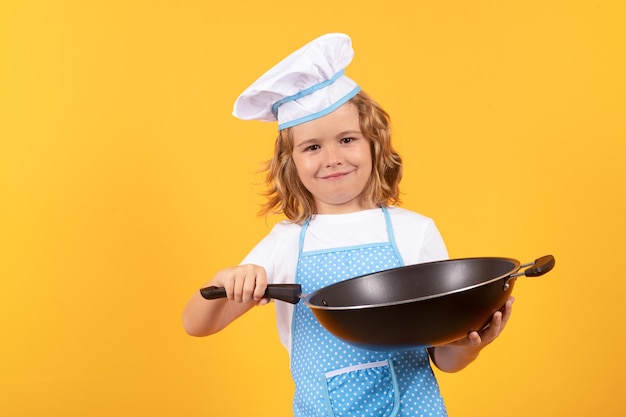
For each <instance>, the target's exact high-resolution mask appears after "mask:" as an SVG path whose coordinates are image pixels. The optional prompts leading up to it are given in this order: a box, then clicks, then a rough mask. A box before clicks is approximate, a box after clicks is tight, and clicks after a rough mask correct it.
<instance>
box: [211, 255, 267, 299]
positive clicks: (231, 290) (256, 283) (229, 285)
mask: <svg viewBox="0 0 626 417" xmlns="http://www.w3.org/2000/svg"><path fill="white" fill-rule="evenodd" d="M212 281H213V285H216V286H221V287H224V289H225V290H226V296H227V298H228V299H229V300H231V301H235V302H238V303H247V302H250V301H255V302H257V303H258V304H267V303H268V302H269V300H268V299H267V298H263V294H265V289H266V288H267V273H266V272H265V268H263V267H262V266H258V265H253V264H247V265H239V266H235V267H232V268H227V269H223V270H221V271H219V272H218V273H217V274H215V278H214V279H213V280H212Z"/></svg>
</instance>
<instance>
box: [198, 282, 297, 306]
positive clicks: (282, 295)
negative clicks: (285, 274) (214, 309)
mask: <svg viewBox="0 0 626 417" xmlns="http://www.w3.org/2000/svg"><path fill="white" fill-rule="evenodd" d="M200 295H202V297H204V298H206V299H207V300H215V299H217V298H226V289H225V288H224V287H215V286H210V287H205V288H200ZM263 298H273V299H275V300H281V301H285V302H287V303H291V304H298V301H300V298H302V286H301V285H300V284H269V285H268V286H267V288H266V289H265V294H263Z"/></svg>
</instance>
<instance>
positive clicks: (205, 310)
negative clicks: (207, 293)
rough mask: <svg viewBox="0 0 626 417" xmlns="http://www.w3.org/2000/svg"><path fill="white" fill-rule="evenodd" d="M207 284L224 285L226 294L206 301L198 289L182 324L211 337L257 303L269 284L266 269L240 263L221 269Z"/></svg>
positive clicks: (188, 305) (200, 334) (186, 329)
mask: <svg viewBox="0 0 626 417" xmlns="http://www.w3.org/2000/svg"><path fill="white" fill-rule="evenodd" d="M204 286H216V287H224V288H225V289H226V292H227V297H228V298H224V299H218V300H206V299H204V298H203V297H202V295H200V292H199V291H196V292H195V293H194V294H193V296H192V297H191V298H190V300H189V302H188V303H187V306H186V307H185V309H184V311H183V327H184V328H185V331H186V332H187V333H189V334H190V335H192V336H208V335H210V334H213V333H217V332H219V331H220V330H222V329H223V328H224V327H226V326H228V325H229V324H230V323H231V322H232V321H233V320H235V319H236V318H238V317H239V316H241V315H242V314H244V313H245V312H246V311H248V310H250V309H251V308H252V307H253V306H255V305H257V304H259V303H260V304H264V303H265V302H264V300H263V299H262V298H261V297H262V296H263V294H264V292H265V288H266V287H267V278H266V275H265V270H264V269H263V268H262V267H260V266H256V265H240V266H236V267H232V268H227V269H223V270H221V271H219V272H218V273H217V274H215V276H214V277H213V279H212V280H211V281H209V282H208V283H206V284H205V285H204Z"/></svg>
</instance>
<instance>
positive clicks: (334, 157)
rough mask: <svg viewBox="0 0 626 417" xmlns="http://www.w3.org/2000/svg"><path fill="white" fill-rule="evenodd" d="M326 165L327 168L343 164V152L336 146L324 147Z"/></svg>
mask: <svg viewBox="0 0 626 417" xmlns="http://www.w3.org/2000/svg"><path fill="white" fill-rule="evenodd" d="M324 160H325V163H324V165H325V166H326V167H327V168H330V167H333V166H337V165H341V164H342V156H341V150H340V149H338V148H337V147H336V146H326V147H324Z"/></svg>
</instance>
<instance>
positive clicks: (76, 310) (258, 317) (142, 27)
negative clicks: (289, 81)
mask: <svg viewBox="0 0 626 417" xmlns="http://www.w3.org/2000/svg"><path fill="white" fill-rule="evenodd" d="M624 4H625V3H624V2H622V1H619V0H615V1H565V0H562V1H511V2H507V1H461V0H459V1H441V2H426V1H402V2H393V1H388V2H378V1H376V2H374V1H371V2H370V1H363V0H358V1H356V0H354V1H343V2H342V1H340V2H337V1H325V0H319V1H316V2H295V1H291V0H290V1H285V0H276V1H273V2H259V1H256V0H254V1H249V0H245V1H244V0H239V1H230V2H226V1H223V2H222V1H148V0H145V1H132V0H116V1H78V0H76V1H72V0H67V1H19V0H14V1H10V0H9V1H6V0H5V1H3V2H2V8H1V12H0V60H1V61H0V97H1V104H0V106H1V108H0V137H1V145H0V193H1V194H0V198H1V205H0V279H1V285H0V292H1V294H2V295H1V300H2V301H1V302H0V338H1V343H0V415H2V416H10V417H18V416H20V417H21V416H29V417H30V416H63V417H73V416H91V417H96V416H111V415H115V416H153V417H157V416H186V417H194V416H198V417H199V416H229V415H232V416H235V415H259V416H266V415H277V416H286V415H289V413H290V406H291V405H290V402H291V395H292V384H291V382H290V376H289V372H288V361H287V357H286V356H287V355H286V354H285V351H284V350H283V348H282V347H281V346H280V344H279V342H278V340H277V335H276V331H275V328H274V313H273V308H272V307H265V308H257V309H255V310H253V312H252V313H251V314H249V315H247V316H245V317H244V318H242V319H241V320H240V321H238V322H236V323H234V324H233V325H232V327H230V328H228V329H226V330H225V331H224V332H222V333H220V334H218V335H216V336H213V337H210V338H201V339H197V338H192V337H190V336H187V335H185V334H184V332H183V329H182V326H181V324H180V313H181V310H182V308H183V306H184V304H185V302H186V301H187V299H188V297H189V296H190V295H191V293H193V292H194V291H195V290H196V289H197V288H198V287H199V286H200V285H201V284H203V283H204V282H206V281H207V280H208V279H209V278H210V277H211V276H212V274H213V273H214V272H216V271H217V270H218V269H221V268H223V267H226V266H230V265H233V264H236V263H238V262H239V261H240V260H241V258H242V257H243V256H244V255H245V254H246V253H247V251H248V250H249V249H250V248H251V247H252V245H254V244H255V243H256V242H257V241H258V240H259V239H260V238H262V237H263V236H264V235H265V234H266V233H267V232H268V231H269V228H270V227H271V226H272V224H274V223H275V222H276V221H277V220H278V218H269V219H264V218H259V217H256V212H257V210H258V204H259V203H260V202H261V201H262V200H261V198H260V197H259V195H258V192H259V191H260V190H261V189H262V188H261V187H260V185H259V182H260V181H261V179H262V178H261V176H260V175H259V174H258V173H257V170H258V168H259V166H260V164H261V162H263V161H264V160H266V159H267V158H269V157H270V155H271V152H272V144H273V140H274V137H275V134H276V126H275V125H274V124H262V123H258V122H243V121H240V120H237V119H235V118H234V117H232V116H231V114H230V112H231V109H232V104H233V102H234V100H235V98H236V97H237V96H238V94H239V93H240V92H241V91H243V89H244V88H245V87H247V86H248V85H249V83H250V82H252V81H253V80H254V79H256V78H257V77H258V76H259V75H261V73H262V72H263V71H265V70H266V69H267V68H269V67H270V66H271V65H273V64H274V63H276V62H277V61H278V60H279V59H281V58H283V57H284V56H285V55H286V54H287V53H289V52H291V51H293V50H295V49H296V48H297V47H299V46H301V45H302V44H304V43H305V42H307V41H309V40H311V39H313V38H314V37H316V36H318V35H321V34H322V33H325V32H330V31H342V32H346V33H348V34H350V35H351V36H352V38H353V42H354V47H355V50H356V57H355V59H354V61H353V63H352V64H351V65H350V67H349V68H348V71H347V73H348V74H349V75H350V76H351V77H352V78H354V79H355V80H357V81H358V82H359V83H360V84H361V85H362V87H363V88H364V89H365V90H366V91H368V92H369V93H371V94H372V95H373V96H374V97H375V98H376V99H377V100H378V101H379V102H380V103H381V104H382V105H383V107H385V108H386V109H387V110H388V111H389V112H390V114H391V115H392V120H393V123H394V128H395V134H396V137H395V140H396V145H397V148H398V149H399V151H400V152H401V154H402V155H403V157H404V161H405V164H406V165H405V169H406V174H405V178H404V180H403V182H402V190H403V192H404V194H403V200H404V206H405V207H407V208H410V209H413V210H416V211H419V212H421V213H424V214H426V215H428V216H430V217H433V218H434V219H435V220H436V222H437V224H438V226H439V227H440V229H441V232H442V234H443V235H444V238H445V240H446V242H447V244H448V247H449V251H450V255H451V256H452V257H466V256H507V257H514V258H517V259H519V260H521V261H522V262H526V261H529V260H533V259H535V258H537V257H539V256H541V255H544V254H547V253H552V254H553V255H554V256H555V257H556V259H557V266H556V268H555V269H554V271H553V272H551V273H550V274H548V275H546V276H544V277H541V278H537V279H525V278H522V279H520V280H518V282H517V285H516V287H515V291H514V295H515V296H516V297H517V302H516V304H515V308H514V316H513V317H512V319H511V321H510V323H509V326H508V328H507V329H506V332H505V333H504V334H503V335H502V337H501V338H500V339H499V340H498V341H497V343H495V344H493V345H492V346H490V347H488V348H487V349H486V350H485V351H484V352H483V354H482V355H481V357H480V358H479V360H478V361H477V362H475V363H474V364H472V365H471V366H470V367H469V368H468V369H466V370H464V371H462V372H460V373H457V374H451V375H441V374H439V373H438V376H439V379H440V383H441V387H442V390H443V393H444V396H445V399H446V402H447V405H448V407H449V412H450V414H451V415H452V416H465V417H467V416H495V415H502V414H507V415H509V416H527V415H533V416H553V415H570V416H579V415H580V416H582V415H597V416H617V415H623V412H624V410H625V409H626V407H625V406H624V405H623V404H624V400H623V394H622V391H623V387H624V386H625V385H626V377H625V374H626V364H625V360H624V354H623V352H624V329H625V326H624V323H623V320H624V315H625V314H626V302H625V301H624V292H625V291H624V290H625V289H626V284H625V282H626V280H625V279H624V276H623V275H624V273H623V265H624V262H623V261H624V248H625V245H624V233H625V232H626V224H625V221H624V214H625V213H626V202H625V191H626V167H625V165H626V128H625V125H626V123H625V122H624V121H625V119H626V117H625V116H626V99H625V97H626V83H625V81H624V74H626V60H625V56H626V42H625V36H626V33H625V31H624V29H623V28H624V21H625V19H626V8H625V6H624Z"/></svg>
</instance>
